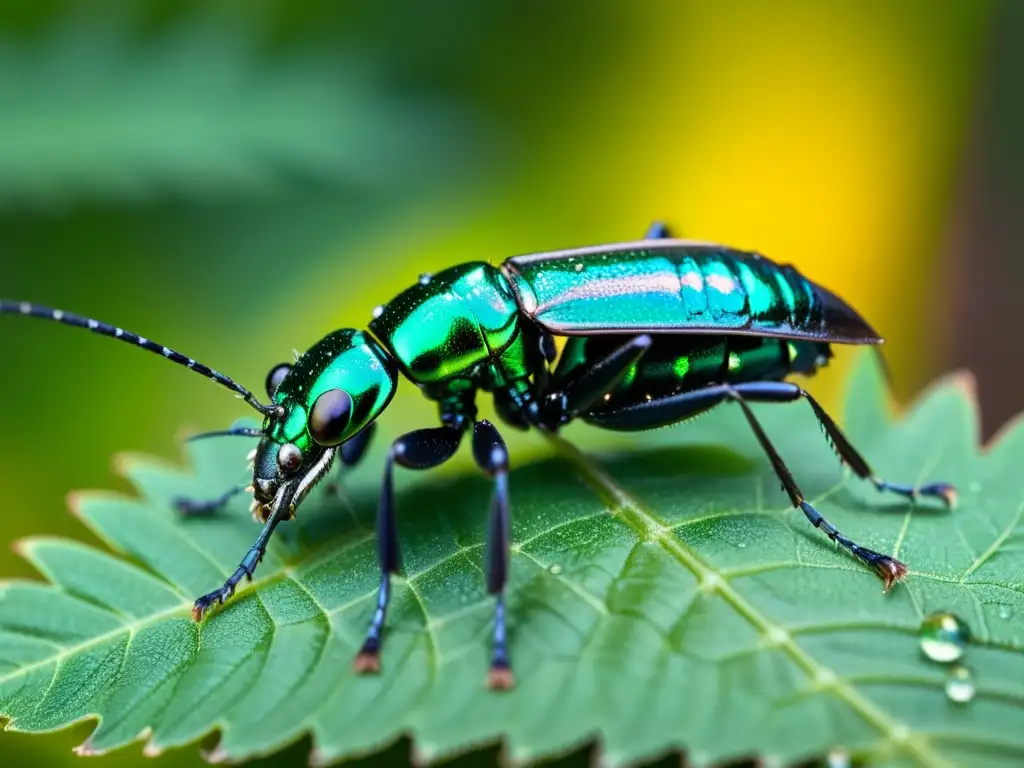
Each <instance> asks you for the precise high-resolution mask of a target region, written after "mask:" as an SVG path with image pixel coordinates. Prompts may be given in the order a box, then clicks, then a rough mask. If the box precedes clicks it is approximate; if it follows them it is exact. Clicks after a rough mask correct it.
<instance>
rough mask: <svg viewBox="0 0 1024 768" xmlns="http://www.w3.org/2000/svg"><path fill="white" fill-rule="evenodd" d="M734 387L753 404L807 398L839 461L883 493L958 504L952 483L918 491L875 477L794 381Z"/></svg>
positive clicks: (840, 433) (827, 418)
mask: <svg viewBox="0 0 1024 768" xmlns="http://www.w3.org/2000/svg"><path fill="white" fill-rule="evenodd" d="M733 388H734V389H735V390H736V391H737V392H739V393H740V394H741V395H742V396H743V397H744V398H745V399H746V400H748V401H750V402H758V401H760V402H769V403H779V402H791V401H793V400H797V399H799V398H801V397H802V398H804V399H805V400H806V401H807V403H808V404H809V405H810V406H811V409H812V410H813V411H814V415H815V416H816V417H817V419H818V422H819V423H820V424H821V426H822V427H824V428H825V432H826V433H827V434H828V436H829V437H830V438H831V439H832V444H833V445H834V446H835V450H836V453H837V454H839V458H840V459H841V460H842V461H843V462H845V463H846V464H849V465H850V469H852V470H853V472H854V474H855V475H857V477H860V478H863V479H865V480H870V481H871V484H872V485H874V486H875V488H877V489H878V490H879V491H890V492H892V493H897V494H899V495H900V496H906V497H908V498H910V499H916V498H917V497H918V496H928V497H932V498H939V499H942V500H943V501H944V502H945V503H946V505H947V506H950V507H952V506H954V505H955V504H956V498H957V493H956V489H955V488H954V487H953V486H952V485H950V484H949V483H941V482H940V483H928V484H926V485H922V486H921V487H920V488H915V487H914V486H912V485H907V484H905V483H890V482H888V481H887V480H882V479H881V478H880V477H878V476H877V475H875V474H874V472H872V471H871V467H870V466H869V465H868V463H867V461H865V460H864V457H863V456H861V455H860V453H859V452H858V451H857V449H856V448H854V447H853V445H852V444H851V443H850V441H849V440H848V439H847V438H846V435H844V434H843V432H842V430H841V429H839V425H838V424H836V423H835V421H833V420H832V417H831V416H829V415H828V413H826V411H825V409H824V408H822V407H821V405H820V404H819V403H818V401H817V400H815V399H814V398H813V397H811V395H810V394H809V393H808V392H807V391H806V390H804V389H802V388H801V387H798V386H797V385H796V384H792V383H790V382H754V383H749V384H735V385H733Z"/></svg>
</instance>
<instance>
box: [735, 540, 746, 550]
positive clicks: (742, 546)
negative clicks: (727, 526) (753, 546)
mask: <svg viewBox="0 0 1024 768" xmlns="http://www.w3.org/2000/svg"><path fill="white" fill-rule="evenodd" d="M736 546H737V547H739V548H740V549H746V548H747V542H745V541H737V542H736Z"/></svg>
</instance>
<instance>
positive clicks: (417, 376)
mask: <svg viewBox="0 0 1024 768" xmlns="http://www.w3.org/2000/svg"><path fill="white" fill-rule="evenodd" d="M0 312H15V313H21V314H24V315H30V316H34V317H41V318H44V319H50V320H55V321H58V322H61V323H65V324H68V325H75V326H78V327H82V328H86V329H89V330H92V331H94V332H96V333H99V334H102V335H106V336H111V337H114V338H118V339H121V340H122V341H127V342H130V343H132V344H135V345H137V346H140V347H142V348H144V349H147V350H149V351H151V352H155V353H157V354H160V355H163V356H164V357H166V358H167V359H169V360H171V361H173V362H175V363H178V364H180V365H184V366H186V367H188V368H190V369H191V370H193V371H196V372H197V373H200V374H202V375H203V376H206V377H207V378H210V379H213V380H214V381H217V382H218V383H220V384H222V385H224V386H226V387H228V388H229V389H231V390H233V391H234V392H236V393H237V394H239V395H240V396H241V397H242V398H244V399H245V401H246V402H248V403H249V404H250V405H252V406H253V407H254V408H256V409H257V410H258V411H259V412H260V413H261V414H263V416H264V422H263V425H262V427H261V428H260V429H256V430H249V429H234V430H226V431H224V432H215V433H209V434H208V435H200V436H199V437H207V436H212V435H222V434H234V435H246V436H251V437H258V438H259V444H258V446H257V448H256V450H255V451H254V452H253V454H252V458H253V460H254V471H253V482H252V486H251V487H250V489H231V490H229V491H228V492H227V493H225V494H224V495H223V496H221V497H220V498H218V499H214V500H207V501H195V500H181V501H180V502H179V509H180V510H181V511H182V512H183V513H185V514H191V515H200V514H211V513H213V512H215V511H216V510H217V509H218V508H219V507H220V506H222V505H223V504H224V503H225V502H226V500H227V499H229V498H230V497H232V496H233V495H234V494H236V493H239V492H241V491H242V490H251V492H252V493H253V497H254V501H253V510H254V512H255V513H256V515H257V517H259V518H260V519H261V520H262V521H263V522H264V528H263V530H262V531H261V533H260V535H259V537H258V538H257V540H256V543H255V544H254V545H253V546H252V548H251V549H250V550H249V552H248V553H247V554H246V556H245V557H244V558H243V560H242V562H241V564H240V565H239V567H238V569H237V570H236V571H235V572H234V573H233V574H232V576H231V577H230V578H229V579H228V580H227V582H226V583H225V584H224V585H223V586H222V587H220V588H219V589H217V590H215V591H213V592H211V593H209V594H207V595H204V596H203V597H200V598H199V599H198V600H196V602H195V607H194V609H193V617H194V618H195V619H196V620H197V621H199V620H202V618H203V616H204V614H205V613H206V611H207V610H208V609H209V608H210V607H211V606H213V605H215V604H220V603H222V602H223V601H224V600H226V599H227V598H229V597H230V596H231V595H232V594H234V591H235V587H236V586H237V584H238V583H239V582H240V581H241V580H242V579H243V578H246V577H248V578H251V577H252V574H253V572H254V571H255V569H256V566H257V564H258V563H259V561H260V560H261V559H262V557H263V553H264V552H265V550H266V546H267V542H268V541H269V539H270V537H271V535H272V534H273V532H274V530H275V528H276V527H277V525H278V524H279V523H281V522H282V521H284V520H287V519H289V518H291V517H292V516H293V515H294V510H295V507H296V505H298V504H299V503H300V502H301V501H302V499H303V498H304V497H305V496H306V495H307V494H308V493H309V491H310V490H311V489H312V488H313V487H314V486H315V485H316V484H317V483H318V482H319V481H320V480H321V479H322V478H323V477H324V476H325V475H326V474H327V473H328V471H329V470H330V468H331V466H332V464H333V463H334V462H335V461H336V460H338V459H340V461H341V463H342V464H343V465H351V464H354V463H356V462H357V461H359V459H360V458H361V457H362V456H363V453H364V451H365V449H366V446H367V444H368V443H369V441H370V438H371V436H372V434H373V426H374V419H376V418H377V417H378V416H379V415H380V414H381V413H382V412H383V411H384V409H385V408H386V407H387V405H388V403H389V402H390V401H391V398H392V396H393V395H394V393H395V388H396V386H397V384H398V379H399V375H402V376H404V377H405V378H407V379H408V380H410V381H411V382H412V383H414V384H415V385H416V386H418V387H419V388H420V390H421V392H422V393H423V394H424V395H425V396H426V397H428V398H430V399H431V400H433V401H435V402H436V403H437V407H438V412H439V415H440V421H441V426H439V427H435V428H432V429H421V430H417V431H414V432H410V433H408V434H406V435H403V436H401V437H399V438H398V439H397V440H395V442H394V443H393V444H392V446H391V450H390V451H389V452H388V455H387V459H386V461H385V467H384V479H383V488H382V493H381V503H380V507H379V513H378V520H377V536H378V544H379V555H380V565H381V584H380V590H379V593H378V600H377V608H376V611H375V612H374V615H373V618H372V620H371V622H370V628H369V630H368V632H367V637H366V641H365V643H364V644H363V647H362V649H361V651H360V653H359V655H358V656H357V658H356V660H355V666H356V668H357V669H358V670H359V671H361V672H375V671H378V670H379V668H380V649H381V640H382V633H383V629H384V620H385V615H386V612H387V608H388V600H389V597H390V576H391V574H394V573H397V572H398V571H399V570H400V568H401V556H400V548H399V537H398V525H397V521H396V516H395V504H394V493H393V490H392V475H393V471H394V466H395V465H396V464H398V465H401V466H403V467H408V468H410V469H427V468H430V467H435V466H437V465H439V464H442V463H443V462H445V461H447V460H448V459H449V458H451V457H452V456H453V455H454V454H455V452H456V451H457V449H458V447H459V445H460V443H461V441H462V438H463V436H464V435H465V434H466V433H467V432H472V448H473V455H474V458H475V460H476V463H477V464H478V465H479V467H480V468H481V469H482V470H483V471H484V472H486V473H487V474H488V475H490V476H491V477H492V478H493V480H494V498H493V503H492V507H491V513H490V524H489V529H488V542H487V555H488V558H487V559H488V568H487V574H486V578H487V587H488V590H489V591H490V593H491V594H493V595H494V596H495V598H496V599H495V621H494V635H493V645H492V654H491V664H490V674H489V677H488V680H489V684H490V686H491V687H493V688H508V687H511V685H512V683H513V678H512V671H511V665H510V661H509V652H508V641H507V636H506V620H505V601H504V590H505V585H506V582H507V577H508V569H509V549H510V534H509V486H508V473H509V457H508V451H507V450H506V448H505V443H504V441H503V440H502V438H501V435H500V434H499V432H498V430H497V428H496V427H495V426H494V425H493V424H491V423H490V422H488V421H486V420H480V419H477V410H476V405H475V401H476V395H477V393H478V392H480V391H484V392H489V393H491V395H492V396H493V398H494V403H495V406H496V409H497V411H498V413H499V415H500V416H501V418H502V420H504V421H505V422H507V423H508V424H509V425H511V426H512V427H514V428H517V429H529V428H536V429H541V430H547V431H551V432H553V431H557V430H558V429H559V428H560V427H562V426H563V425H564V424H567V423H568V422H570V421H572V420H573V419H577V418H580V419H583V420H585V421H587V422H590V423H591V424H595V425H597V426H599V427H603V428H605V429H613V430H627V431H632V430H642V429H650V428H652V427H659V426H664V425H668V424H674V423H677V422H680V421H683V420H685V419H688V418H690V417H692V416H694V415H696V414H698V413H701V412H703V411H706V410H708V409H709V408H712V407H714V406H715V405H718V404H719V403H721V402H723V401H726V400H731V401H733V402H735V403H737V404H738V405H739V406H740V408H741V409H742V412H743V414H744V416H745V417H746V419H747V421H748V422H749V424H750V427H751V429H752V430H753V432H754V435H755V436H756V437H757V439H758V442H759V443H760V444H761V447H762V448H763V449H764V451H765V452H766V453H767V455H768V457H769V459H770V460H771V463H772V466H773V467H774V469H775V472H776V473H777V474H778V476H779V479H780V480H781V482H782V486H783V488H784V489H785V491H786V493H787V494H788V495H789V498H790V500H791V501H792V503H793V506H794V507H797V508H799V509H801V510H802V511H803V513H804V514H805V515H806V517H807V519H808V520H809V521H810V522H811V523H812V524H813V525H814V526H815V527H817V528H820V529H821V530H822V531H824V532H825V533H826V534H827V535H828V537H829V538H831V539H832V540H833V541H835V542H837V543H839V544H841V545H842V546H843V547H845V548H846V549H847V550H848V551H849V552H850V553H851V554H852V555H854V556H855V557H857V558H858V559H859V560H861V561H862V562H864V563H865V564H867V565H868V566H870V567H871V568H873V569H874V570H875V572H876V573H877V574H878V575H879V576H880V577H881V578H882V579H883V580H884V583H885V587H886V588H888V587H889V586H891V585H892V583H893V582H895V581H897V580H899V579H901V578H902V577H903V576H904V575H905V574H906V572H907V569H906V566H905V565H904V564H903V563H901V562H899V561H898V560H895V559H894V558H892V557H890V556H889V555H885V554H882V553H879V552H874V551H872V550H870V549H866V548H865V547H862V546H860V545H859V544H857V543H855V542H854V541H852V540H850V539H849V538H847V537H846V536H844V535H843V534H842V533H840V532H839V531H838V530H837V529H836V527H835V526H833V525H832V524H831V523H829V522H828V521H827V520H825V519H824V518H823V517H822V516H821V514H820V513H819V512H818V511H817V510H815V509H814V507H812V506H811V505H810V504H809V503H808V502H807V501H806V500H805V499H804V496H803V494H802V493H801V491H800V489H799V487H798V486H797V484H796V482H795V481H794V479H793V477H792V475H791V474H790V472H789V470H788V469H787V468H786V465H785V464H784V463H783V461H782V458H781V457H780V456H779V455H778V453H777V452H776V450H775V447H774V446H773V445H772V443H771V442H770V440H769V439H768V437H767V436H766V434H765V432H764V430H763V429H762V428H761V425H760V424H759V423H758V421H757V419H756V417H755V415H754V413H753V412H752V410H751V409H750V407H749V406H748V403H749V402H791V401H794V400H798V399H800V398H803V399H805V400H807V402H808V403H809V404H810V406H811V408H812V409H813V411H814V414H815V415H816V416H817V418H818V420H819V421H820V422H821V425H822V427H823V428H824V429H825V431H826V432H827V434H828V435H829V437H830V438H831V439H832V442H833V443H834V446H835V449H836V451H837V453H838V454H839V456H840V458H841V459H842V460H843V461H845V462H846V463H847V464H849V465H850V467H851V468H852V469H853V471H854V472H855V473H856V474H857V475H858V476H860V477H862V478H865V479H868V480H870V481H871V482H872V483H873V484H874V485H875V486H876V487H877V488H878V489H879V490H888V491H893V492H895V493H898V494H902V495H904V496H907V497H910V498H916V497H917V496H932V497H939V498H941V499H943V500H944V501H945V502H946V503H947V504H952V503H953V502H954V501H955V499H956V491H955V490H954V489H953V487H952V486H951V485H949V484H948V483H931V484H928V485H924V486H921V487H918V488H915V487H913V486H910V485H902V484H896V483H889V482H886V481H884V480H881V479H879V478H878V477H877V476H875V475H874V474H873V473H872V471H871V469H870V468H869V466H868V464H867V462H866V461H865V460H864V459H863V458H862V457H861V456H860V454H859V453H858V452H857V451H856V450H855V449H854V447H853V446H852V445H851V444H850V442H849V441H848V440H847V439H846V437H845V436H844V435H843V433H842V432H841V431H840V429H839V427H838V426H837V425H836V423H835V422H834V421H833V420H832V418H831V417H830V416H829V415H828V414H827V413H825V411H824V410H823V409H822V408H821V406H820V405H819V404H818V403H817V402H816V401H815V400H814V399H813V398H812V397H811V396H810V395H809V394H808V393H807V392H805V391H804V390H803V389H801V388H800V387H799V386H797V385H796V384H792V383H790V382H787V381H785V379H786V378H787V377H788V376H789V375H790V374H792V373H802V374H813V373H814V372H815V371H816V370H817V368H818V367H820V366H822V365H824V364H825V363H826V362H827V361H828V359H829V357H831V347H830V345H831V344H833V343H839V344H878V343H881V341H882V340H881V338H880V337H879V336H878V334H877V333H875V332H874V331H873V330H872V329H871V328H870V326H868V324H867V323H866V322H865V321H864V320H863V319H862V318H861V317H860V316H859V315H858V314H857V313H856V312H855V311H854V310H853V309H852V308H851V307H850V306H849V305H847V304H846V303H845V302H844V301H842V300H841V299H840V298H838V297H837V296H835V295H834V294H832V293H830V292H829V291H827V290H825V289H824V288H822V287H821V286H819V285H816V284H815V283H813V282H811V281H810V280H808V279H807V278H805V277H803V276H802V275H801V274H800V273H799V272H797V271H796V270H795V269H794V268H793V267H791V266H780V265H778V264H776V263H774V262H772V261H769V260H768V259H766V258H764V257H762V256H760V255H758V254H755V253H747V252H743V251H738V250H735V249H732V248H727V247H724V246H721V245H716V244H713V243H702V242H695V241H688V240H674V239H670V238H669V236H668V233H667V231H666V229H665V227H664V226H662V225H660V224H655V225H654V226H652V227H651V229H650V230H649V231H648V233H647V236H646V239H644V240H642V241H637V242H630V243H620V244H614V245H604V246H598V247H592V248H581V249H576V250H568V251H557V252H551V253H541V254H534V255H529V256H519V257H515V258H511V259H508V260H506V261H505V262H504V263H503V264H501V266H499V267H495V266H492V265H490V264H488V263H484V262H479V263H470V264H462V265H459V266H456V267H452V268H450V269H447V270H445V271H443V272H441V273H439V274H437V275H433V276H430V275H423V276H421V277H420V279H419V282H418V283H417V284H415V285H413V286H412V287H411V288H409V289H408V290H406V291H404V292H403V293H401V294H400V295H399V296H398V297H396V298H395V299H393V300H392V301H391V302H390V303H388V304H387V305H384V306H381V307H377V309H376V310H374V312H373V320H372V322H371V323H370V326H369V332H366V331H360V330H354V329H344V330H339V331H335V332H333V333H331V334H329V335H327V336H326V337H324V338H323V339H322V340H320V341H319V342H318V343H317V344H316V345H315V346H313V348H312V349H310V350H309V351H307V352H306V353H305V354H303V355H302V356H300V357H299V358H298V359H297V360H296V361H295V363H294V364H291V365H289V364H281V365H278V366H276V367H275V368H274V369H273V370H271V372H270V375H269V376H268V377H267V392H268V395H269V397H270V399H271V402H270V404H269V405H263V404H261V403H260V402H259V401H257V399H256V398H255V397H254V396H253V394H252V393H251V392H250V391H249V390H247V389H246V388H244V387H242V386H241V385H239V384H237V383H236V382H234V381H232V380H231V379H229V378H228V377H226V376H224V375H223V374H221V373H218V372H217V371H214V370H212V369H210V368H208V367H206V366H205V365H203V364H202V363H199V362H197V361H195V360H194V359H192V358H188V357H185V356H184V355H182V354H180V353H178V352H175V351H174V350H171V349H168V348H167V347H164V346H162V345H159V344H156V343H155V342H152V341H150V340H148V339H145V338H142V337H139V336H137V335H136V334H133V333H130V332H128V331H125V330H123V329H121V328H117V327H115V326H111V325H108V324H106V323H101V322H98V321H96V320H92V319H89V318H84V317H80V316H78V315H73V314H70V313H66V312H62V311H60V310H53V309H49V308H46V307H40V306H37V305H34V304H28V303H19V302H8V301H0ZM555 336H564V337H568V339H567V341H566V343H565V346H564V349H563V350H562V352H561V355H558V354H557V353H556V345H555V341H554V337H555Z"/></svg>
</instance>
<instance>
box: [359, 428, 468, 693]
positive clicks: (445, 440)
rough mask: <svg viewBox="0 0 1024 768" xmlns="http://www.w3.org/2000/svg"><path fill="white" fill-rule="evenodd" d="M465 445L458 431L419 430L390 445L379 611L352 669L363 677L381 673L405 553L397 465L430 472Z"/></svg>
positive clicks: (380, 517) (380, 515) (381, 511)
mask: <svg viewBox="0 0 1024 768" xmlns="http://www.w3.org/2000/svg"><path fill="white" fill-rule="evenodd" d="M460 442H462V430H461V429H458V428H455V427H435V428H433V429H420V430H417V431H415V432H410V433H408V434H406V435H402V436H401V437H399V438H398V439H397V440H395V442H394V443H392V445H391V450H390V451H389V452H388V457H387V460H386V461H385V463H384V482H383V483H382V485H381V492H380V506H379V507H378V510H377V547H378V556H379V558H380V570H381V580H380V589H379V590H378V592H377V609H376V610H375V611H374V613H373V619H372V620H371V621H370V628H369V629H368V630H367V632H366V641H365V642H364V643H363V647H362V649H360V651H359V655H358V656H356V658H355V661H354V662H353V666H354V667H355V670H356V671H357V672H360V673H366V672H379V671H380V647H381V633H382V632H383V630H384V619H385V617H386V615H387V610H388V602H389V601H390V599H391V574H393V573H398V571H399V570H400V569H401V567H402V553H401V549H400V545H399V541H398V525H397V522H396V519H395V491H394V483H393V475H394V469H395V464H399V465H400V466H403V467H407V468H408V469H430V468H432V467H436V466H439V465H441V464H444V463H445V462H446V461H448V459H450V458H451V457H452V456H454V455H455V452H456V451H457V450H458V449H459V443H460Z"/></svg>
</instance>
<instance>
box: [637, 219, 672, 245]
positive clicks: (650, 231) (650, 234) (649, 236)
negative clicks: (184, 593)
mask: <svg viewBox="0 0 1024 768" xmlns="http://www.w3.org/2000/svg"><path fill="white" fill-rule="evenodd" d="M669 237H672V235H670V234H669V232H668V227H667V226H665V224H664V222H661V221H655V222H653V223H652V224H651V226H649V227H648V228H647V232H646V233H645V234H644V240H664V239H665V238H669Z"/></svg>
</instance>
